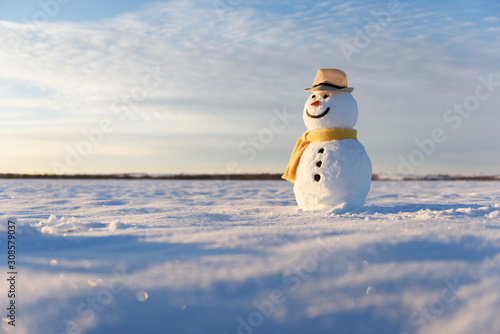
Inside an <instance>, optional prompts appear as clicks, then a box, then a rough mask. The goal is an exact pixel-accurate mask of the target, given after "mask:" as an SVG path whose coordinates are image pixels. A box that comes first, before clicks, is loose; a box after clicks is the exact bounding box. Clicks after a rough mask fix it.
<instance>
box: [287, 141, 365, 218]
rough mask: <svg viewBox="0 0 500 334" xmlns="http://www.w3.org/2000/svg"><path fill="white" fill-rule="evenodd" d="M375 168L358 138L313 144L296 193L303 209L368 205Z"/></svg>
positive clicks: (298, 176) (304, 158)
mask: <svg viewBox="0 0 500 334" xmlns="http://www.w3.org/2000/svg"><path fill="white" fill-rule="evenodd" d="M371 177H372V166H371V162H370V159H369V158H368V155H367V154H366V151H365V148H364V147H363V145H362V144H361V143H360V142H359V141H358V140H355V139H344V140H333V141H328V142H313V143H311V144H310V145H309V146H308V147H307V148H306V150H305V151H304V153H303V155H302V157H301V159H300V164H299V166H298V168H297V174H296V180H295V183H294V187H293V191H294V194H295V199H296V201H297V204H298V206H299V208H300V209H302V210H304V211H309V210H321V209H328V210H334V211H339V212H340V211H349V210H353V209H356V208H359V207H362V206H363V205H364V204H365V200H366V197H367V195H368V192H369V191H370V183H371Z"/></svg>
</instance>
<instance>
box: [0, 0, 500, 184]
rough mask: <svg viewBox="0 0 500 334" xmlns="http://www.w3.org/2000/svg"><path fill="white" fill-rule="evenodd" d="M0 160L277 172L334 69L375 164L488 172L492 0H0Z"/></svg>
mask: <svg viewBox="0 0 500 334" xmlns="http://www.w3.org/2000/svg"><path fill="white" fill-rule="evenodd" d="M0 45H2V48H1V49H0V142H1V143H2V145H1V153H0V173H58V174H60V173H69V174H73V173H150V174H170V173H235V172H237V173H266V172H270V173H280V172H283V171H284V169H285V167H286V165H287V163H288V159H289V157H290V154H291V151H292V149H293V146H294V145H295V141H296V140H297V138H299V137H300V135H301V134H302V133H303V132H304V131H305V130H306V128H305V126H304V123H303V121H302V110H303V107H304V103H305V101H306V99H307V98H308V96H309V94H308V93H306V92H304V91H303V89H304V88H308V87H310V86H311V85H312V82H313V80H314V77H315V75H316V71H317V70H318V69H319V68H340V69H342V70H344V71H345V72H346V73H347V76H348V82H349V86H351V87H354V91H353V92H352V94H353V96H354V98H355V99H356V101H357V103H358V107H359V118H358V123H357V125H356V127H355V128H356V129H357V130H358V139H359V140H360V141H361V143H362V144H363V145H364V146H365V148H366V150H367V152H368V154H369V156H370V158H371V160H372V164H373V171H374V172H375V173H404V174H438V173H445V174H474V175H477V174H500V131H498V124H499V123H500V113H499V106H500V67H499V66H498V62H499V59H500V3H499V2H498V1H475V2H471V1H439V2H435V1H426V0H424V1H392V0H391V1H318V2H304V1H272V2H269V1H258V0H256V1H250V0H207V1H191V0H179V1H177V0H176V1H159V2H149V1H134V0H129V1H96V0H91V1H77V0H40V1H31V0H30V1H22V2H21V1H13V0H7V1H2V2H1V3H0Z"/></svg>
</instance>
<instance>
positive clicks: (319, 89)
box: [304, 85, 354, 93]
mask: <svg viewBox="0 0 500 334" xmlns="http://www.w3.org/2000/svg"><path fill="white" fill-rule="evenodd" d="M353 90H354V88H352V87H346V88H340V89H339V88H335V87H330V86H323V85H319V86H317V87H313V88H306V89H304V91H306V92H317V91H328V92H349V93H350V92H352V91H353Z"/></svg>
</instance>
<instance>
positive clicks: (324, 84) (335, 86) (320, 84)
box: [313, 82, 347, 89]
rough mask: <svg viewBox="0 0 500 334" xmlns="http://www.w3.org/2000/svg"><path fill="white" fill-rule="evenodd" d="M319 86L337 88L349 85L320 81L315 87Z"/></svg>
mask: <svg viewBox="0 0 500 334" xmlns="http://www.w3.org/2000/svg"><path fill="white" fill-rule="evenodd" d="M318 86H329V87H333V88H337V89H343V88H347V87H341V86H337V85H334V84H331V83H328V82H322V83H319V84H317V85H314V86H313V88H316V87H318Z"/></svg>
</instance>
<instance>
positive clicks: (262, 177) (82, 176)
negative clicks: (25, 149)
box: [0, 173, 500, 181]
mask: <svg viewBox="0 0 500 334" xmlns="http://www.w3.org/2000/svg"><path fill="white" fill-rule="evenodd" d="M0 179H88V180H110V179H111V180H112V179H115V180H219V181H220V180H228V181H229V180H282V179H281V174H270V173H267V174H175V175H149V174H133V173H130V174H127V173H126V174H62V175H57V174H15V173H4V174H1V173H0ZM372 180H377V181H457V180H467V181H500V176H498V175H497V176H494V175H489V176H487V175H481V176H463V175H446V174H438V175H426V176H404V175H378V174H373V175H372Z"/></svg>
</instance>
